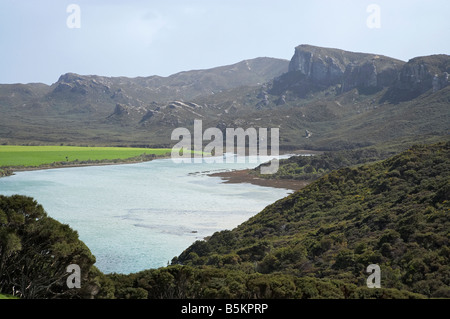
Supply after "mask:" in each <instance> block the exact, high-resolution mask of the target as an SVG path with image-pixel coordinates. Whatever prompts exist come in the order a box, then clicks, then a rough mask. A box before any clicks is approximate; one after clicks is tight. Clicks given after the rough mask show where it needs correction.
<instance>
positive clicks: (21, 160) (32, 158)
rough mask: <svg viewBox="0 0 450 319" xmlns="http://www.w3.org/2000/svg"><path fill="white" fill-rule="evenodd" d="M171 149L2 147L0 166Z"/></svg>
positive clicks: (109, 157)
mask: <svg viewBox="0 0 450 319" xmlns="http://www.w3.org/2000/svg"><path fill="white" fill-rule="evenodd" d="M170 151H171V149H161V148H128V147H78V146H13V145H0V166H39V165H42V164H50V163H53V162H64V161H69V162H71V161H76V160H78V161H88V160H91V161H95V160H114V159H127V158H131V157H135V156H139V155H142V154H148V155H150V154H155V155H165V154H166V153H170Z"/></svg>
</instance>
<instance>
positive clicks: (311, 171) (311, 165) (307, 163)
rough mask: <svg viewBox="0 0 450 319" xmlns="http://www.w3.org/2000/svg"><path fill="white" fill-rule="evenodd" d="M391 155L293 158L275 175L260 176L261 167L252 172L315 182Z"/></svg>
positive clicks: (367, 152)
mask: <svg viewBox="0 0 450 319" xmlns="http://www.w3.org/2000/svg"><path fill="white" fill-rule="evenodd" d="M389 155H393V154H390V153H388V152H386V151H379V150H377V149H376V148H361V149H355V150H344V151H334V152H325V153H323V154H319V155H314V156H291V157H289V158H287V159H282V160H280V161H279V168H278V170H277V172H276V173H274V174H260V173H259V172H260V166H263V165H266V164H262V165H260V166H259V167H257V168H255V169H253V170H252V171H251V172H252V174H254V175H258V177H261V178H267V179H296V180H315V179H317V178H319V177H321V176H323V175H325V174H327V173H329V172H331V171H333V170H336V169H339V168H343V167H348V166H353V165H359V164H364V163H369V162H374V161H378V160H381V159H386V158H387V157H388V156H389Z"/></svg>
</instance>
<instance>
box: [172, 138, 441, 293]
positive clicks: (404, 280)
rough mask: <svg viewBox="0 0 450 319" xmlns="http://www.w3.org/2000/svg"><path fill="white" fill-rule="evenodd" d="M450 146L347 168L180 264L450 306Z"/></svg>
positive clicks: (199, 247) (200, 245) (193, 251)
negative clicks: (418, 297)
mask: <svg viewBox="0 0 450 319" xmlns="http://www.w3.org/2000/svg"><path fill="white" fill-rule="evenodd" d="M449 158H450V142H447V143H440V144H436V145H432V146H415V147H413V148H411V149H410V150H408V151H405V152H403V153H401V154H400V155H396V156H394V157H392V158H390V159H387V160H385V161H382V162H378V163H375V164H371V165H363V166H360V167H356V168H343V169H340V170H337V171H333V172H331V173H330V174H328V175H325V176H324V177H322V178H320V179H319V180H317V181H316V182H314V183H312V184H310V185H309V186H307V187H306V188H304V189H302V190H300V191H297V192H296V193H294V194H292V195H290V196H288V197H286V198H284V199H281V200H279V201H277V202H276V203H274V204H272V205H270V206H268V207H266V208H265V209H264V210H263V211H262V212H261V213H259V214H257V215H256V216H254V217H253V218H251V219H250V220H248V221H247V222H245V223H243V224H241V225H240V226H238V227H237V228H235V229H233V230H231V231H223V232H218V233H215V234H214V235H213V236H211V238H209V239H207V240H206V241H198V242H196V243H194V244H193V245H192V246H191V247H189V248H188V249H186V250H185V251H184V252H183V253H182V254H181V255H180V256H179V257H178V258H175V259H174V260H173V263H174V264H184V265H191V266H194V267H204V266H201V265H205V266H206V265H209V266H213V267H216V268H221V269H222V268H223V269H235V270H242V269H245V270H246V271H248V272H250V273H262V274H270V275H274V274H285V275H290V276H294V277H295V278H298V277H300V278H303V277H305V276H306V277H312V278H315V279H320V280H324V279H327V280H339V281H342V282H344V283H347V284H352V285H356V286H357V287H363V286H364V285H365V280H366V278H367V276H368V275H367V274H366V273H365V269H366V267H367V266H369V265H370V264H378V265H379V266H380V267H381V273H382V279H381V284H382V287H383V288H392V289H398V290H402V291H409V292H414V293H419V294H422V295H425V296H428V297H450V289H449V285H450V281H449V276H448V274H449V273H450V266H449V265H450V263H449V261H450V249H449V247H448V245H449V241H450V238H449V229H450V218H449V209H450V202H449V197H450V189H449V185H450V160H449Z"/></svg>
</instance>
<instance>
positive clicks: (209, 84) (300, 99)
mask: <svg viewBox="0 0 450 319" xmlns="http://www.w3.org/2000/svg"><path fill="white" fill-rule="evenodd" d="M449 61H450V56H448V55H442V54H441V55H432V56H426V57H417V58H413V59H411V60H409V61H408V62H404V61H400V60H397V59H393V58H389V57H385V56H382V55H377V54H369V53H359V52H350V51H344V50H340V49H330V48H322V47H315V46H309V45H300V46H297V47H296V49H295V51H294V55H293V57H292V59H291V60H290V61H287V60H280V59H275V58H256V59H250V60H244V61H241V62H238V63H236V64H232V65H228V66H221V67H217V68H212V69H205V70H191V71H184V72H179V73H176V74H173V75H171V76H168V77H159V76H150V77H137V78H126V77H101V76H96V75H90V76H83V75H78V74H74V73H66V74H63V75H61V76H60V78H59V79H58V81H57V82H55V83H53V84H52V85H51V86H45V85H42V84H33V85H25V84H17V85H0V143H18V144H23V143H35V144H36V143H37V144H40V143H43V144H49V143H50V144H52V143H58V144H60V143H69V144H74V145H80V144H81V145H85V144H90V145H102V146H105V145H111V146H118V145H126V146H133V145H152V146H164V147H169V146H170V145H172V144H173V142H172V141H171V140H170V136H171V132H172V131H173V129H175V128H176V127H186V128H192V125H193V122H194V120H195V119H201V120H203V121H204V122H205V123H204V127H217V128H219V129H221V130H223V129H224V128H226V127H243V128H248V127H256V128H258V127H266V128H267V127H278V128H280V146H281V147H282V148H284V149H292V148H297V149H298V148H309V149H316V150H326V149H343V148H354V147H361V146H368V145H373V144H376V143H380V142H385V141H389V140H392V139H399V138H402V137H403V136H407V138H408V139H410V140H414V139H416V137H417V136H418V135H421V136H422V137H420V139H425V140H426V139H429V136H432V137H433V136H434V137H435V136H443V135H446V134H448V125H446V124H445V123H444V122H442V119H444V118H445V117H446V116H448V112H449V110H448V107H447V105H448V97H447V95H448V94H449V92H448V90H447V88H448V87H449V85H448V84H449V77H448V74H449V73H450V67H449ZM437 96H439V99H437V98H435V97H437ZM427 99H429V100H428V101H427ZM418 101H420V103H418ZM396 105H398V107H395V106H396ZM430 107H432V108H434V109H435V111H433V112H430V113H427V112H425V113H424V114H423V116H421V117H420V116H418V115H417V116H415V117H414V116H411V114H410V113H411V111H412V110H413V114H418V113H419V112H421V109H422V108H430ZM394 114H398V117H397V118H398V119H400V118H401V117H408V118H410V119H411V122H410V124H409V125H403V126H400V129H399V130H396V129H394V127H392V126H391V125H390V124H389V123H390V121H389V119H390V118H391V117H392V116H393V115H394ZM23 121H26V122H27V123H28V124H27V125H28V127H32V128H33V134H29V133H27V130H26V129H22V128H23V125H24V124H22V123H23ZM380 126H387V127H386V129H385V130H383V131H379V130H378V128H379V127H380ZM394 126H395V125H394ZM364 127H366V131H364V134H361V133H362V132H363V128H364ZM305 131H307V132H309V133H308V134H307V135H305V133H304V132H305ZM430 134H431V135H430ZM306 137H307V138H306Z"/></svg>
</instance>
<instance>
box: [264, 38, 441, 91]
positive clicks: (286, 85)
mask: <svg viewBox="0 0 450 319" xmlns="http://www.w3.org/2000/svg"><path fill="white" fill-rule="evenodd" d="M449 73H450V56H448V55H443V54H442V55H433V56H427V57H418V58H414V59H411V60H410V61H408V62H407V63H405V62H404V61H401V60H397V59H394V58H390V57H386V56H383V55H377V54H368V53H358V52H349V51H344V50H339V49H333V48H323V47H316V46H311V45H299V46H297V47H296V48H295V52H294V55H293V57H292V59H291V61H290V63H289V69H288V73H286V74H283V75H281V76H280V77H278V78H276V79H275V80H274V81H273V85H272V87H271V91H270V93H272V94H276V95H281V94H284V93H285V92H286V91H290V92H291V93H294V94H295V95H297V96H300V97H303V96H305V95H307V94H308V93H311V92H315V91H320V90H323V89H324V88H326V87H331V86H335V88H336V92H337V93H343V92H347V91H350V90H352V89H354V88H358V89H373V90H380V89H383V88H391V91H390V92H389V94H388V96H389V97H395V98H397V99H401V100H405V99H408V98H414V97H416V96H417V95H419V94H422V93H424V92H426V91H428V90H430V89H433V90H434V91H437V90H440V89H442V88H444V87H446V86H447V85H448V83H449ZM394 91H395V92H394ZM399 92H401V93H399ZM400 95H401V98H399V96H400Z"/></svg>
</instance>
